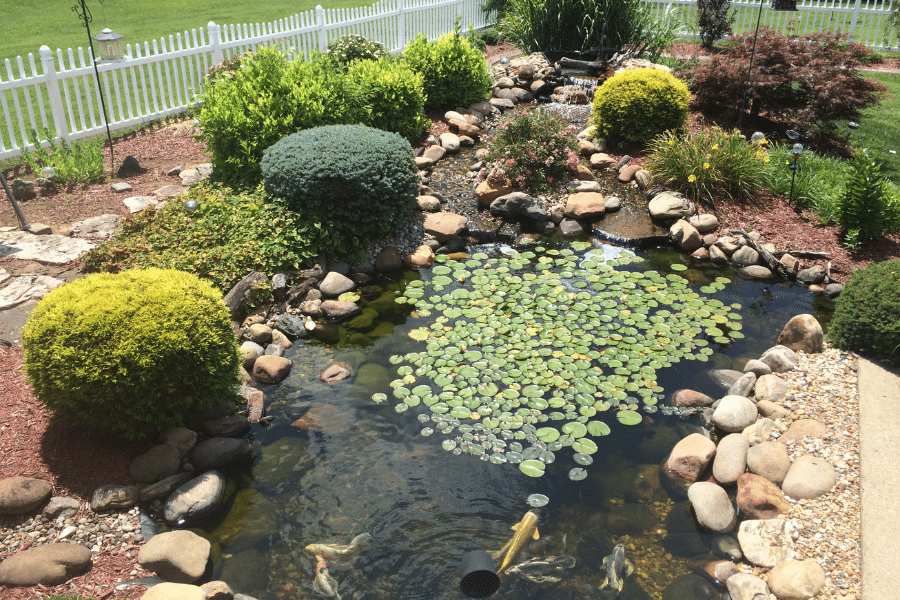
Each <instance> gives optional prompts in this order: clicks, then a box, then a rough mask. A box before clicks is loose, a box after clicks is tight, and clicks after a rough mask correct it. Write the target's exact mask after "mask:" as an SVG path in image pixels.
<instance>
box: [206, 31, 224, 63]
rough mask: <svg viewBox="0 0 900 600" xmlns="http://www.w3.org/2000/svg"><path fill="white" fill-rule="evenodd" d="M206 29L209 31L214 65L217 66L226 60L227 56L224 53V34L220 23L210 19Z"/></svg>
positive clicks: (211, 56)
mask: <svg viewBox="0 0 900 600" xmlns="http://www.w3.org/2000/svg"><path fill="white" fill-rule="evenodd" d="M206 31H207V33H209V45H210V46H212V48H211V49H210V58H211V59H212V66H216V65H217V64H219V63H220V62H222V61H223V60H225V56H223V54H222V46H221V44H222V34H221V30H220V28H219V26H218V25H216V24H215V23H213V22H212V21H210V22H209V23H208V24H207V25H206Z"/></svg>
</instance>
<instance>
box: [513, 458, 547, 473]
mask: <svg viewBox="0 0 900 600" xmlns="http://www.w3.org/2000/svg"><path fill="white" fill-rule="evenodd" d="M544 468H545V465H544V463H542V462H541V461H539V460H534V459H532V460H523V461H522V462H521V463H519V470H520V471H522V472H523V473H525V474H526V475H528V476H529V477H540V476H541V475H543V474H544Z"/></svg>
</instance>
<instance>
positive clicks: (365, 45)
mask: <svg viewBox="0 0 900 600" xmlns="http://www.w3.org/2000/svg"><path fill="white" fill-rule="evenodd" d="M325 53H326V54H327V55H328V57H329V58H331V59H332V60H335V61H337V62H339V63H342V64H345V65H349V64H351V63H353V62H356V61H358V60H378V59H379V58H381V57H383V56H390V52H388V51H387V49H386V48H385V47H384V44H382V43H381V42H376V41H375V40H367V39H366V38H364V37H363V36H361V35H356V34H355V33H351V34H350V35H345V36H344V37H342V38H338V39H336V40H333V41H332V42H331V43H330V44H328V49H327V50H326V51H325Z"/></svg>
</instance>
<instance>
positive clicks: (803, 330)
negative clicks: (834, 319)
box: [777, 314, 825, 354]
mask: <svg viewBox="0 0 900 600" xmlns="http://www.w3.org/2000/svg"><path fill="white" fill-rule="evenodd" d="M824 341H825V335H824V332H823V331H822V326H821V325H820V324H819V322H818V321H817V320H816V318H815V317H814V316H812V315H806V314H804V315H797V316H796V317H793V318H792V319H791V320H790V321H788V322H787V323H786V324H785V326H784V329H782V330H781V334H780V335H779V336H778V342H777V343H778V344H779V345H782V346H787V347H788V348H790V349H791V350H796V351H799V352H806V353H807V354H815V353H817V352H821V351H822V348H823V347H824Z"/></svg>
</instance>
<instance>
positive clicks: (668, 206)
mask: <svg viewBox="0 0 900 600" xmlns="http://www.w3.org/2000/svg"><path fill="white" fill-rule="evenodd" d="M647 209H648V210H649V211H650V216H651V217H653V218H654V219H659V220H661V221H668V220H670V219H686V218H688V217H690V216H691V215H692V214H693V213H694V205H693V204H692V203H691V201H690V200H688V199H687V198H686V197H685V196H684V195H683V194H680V193H679V192H669V191H666V192H661V193H659V194H657V195H655V196H654V197H653V199H652V200H650V204H649V205H648V206H647Z"/></svg>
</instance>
